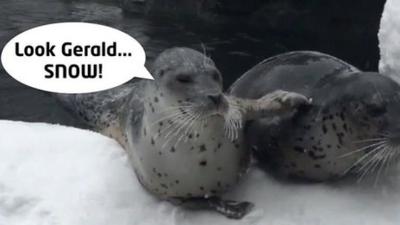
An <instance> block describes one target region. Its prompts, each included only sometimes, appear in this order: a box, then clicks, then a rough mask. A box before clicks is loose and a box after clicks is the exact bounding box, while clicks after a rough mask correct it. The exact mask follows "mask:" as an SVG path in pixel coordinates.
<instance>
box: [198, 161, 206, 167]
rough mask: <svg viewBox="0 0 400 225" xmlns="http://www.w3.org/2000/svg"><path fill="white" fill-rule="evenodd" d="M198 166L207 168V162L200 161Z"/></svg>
mask: <svg viewBox="0 0 400 225" xmlns="http://www.w3.org/2000/svg"><path fill="white" fill-rule="evenodd" d="M199 165H200V166H207V161H206V160H203V161H200V162H199Z"/></svg>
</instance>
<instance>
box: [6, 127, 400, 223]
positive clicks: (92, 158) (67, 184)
mask: <svg viewBox="0 0 400 225" xmlns="http://www.w3.org/2000/svg"><path fill="white" fill-rule="evenodd" d="M0 131H1V135H0V225H50V224H51V225H133V224H135V225H142V224H143V225H153V224H154V225H160V224H179V225H182V224H188V225H189V224H194V225H195V224H220V225H224V224H260V225H261V224H262V225H265V224H269V225H292V224H293V225H294V224H296V225H301V224H304V225H318V224H323V225H330V224H332V225H343V224H346V225H347V224H348V225H358V224H360V225H361V224H363V225H368V224H371V225H376V224H379V225H385V224H387V225H391V224H393V225H394V224H399V223H400V214H399V213H398V212H399V211H400V188H399V187H400V185H399V184H398V182H387V183H385V184H382V185H380V186H379V188H368V187H363V186H362V185H358V186H356V185H340V186H336V187H333V186H325V185H311V184H310V185H305V184H302V185H300V184H298V185H294V184H284V183H281V182H278V181H275V180H274V179H273V178H271V177H269V176H267V175H266V174H265V173H264V172H262V171H260V170H257V169H253V170H252V171H251V173H250V174H249V175H248V176H247V178H246V179H245V180H244V181H243V182H242V183H241V184H240V185H239V187H237V188H236V189H235V190H234V191H233V192H232V193H229V194H228V196H226V197H227V198H232V199H240V200H249V201H252V202H254V203H255V204H256V207H255V209H254V210H253V211H252V212H251V213H250V214H249V215H248V216H247V217H245V218H244V219H242V220H237V221H236V220H229V219H226V218H225V217H223V216H221V215H219V214H216V213H214V212H208V211H189V210H185V209H182V208H179V207H176V206H173V205H171V204H169V203H167V202H160V201H159V200H157V199H155V198H153V197H152V196H150V195H149V194H148V193H147V192H146V191H145V190H144V189H143V188H142V187H141V186H140V184H139V183H138V182H137V180H136V178H135V175H134V173H133V172H132V170H131V168H130V166H129V163H128V161H127V157H126V155H125V154H124V151H123V149H122V148H121V147H120V146H119V145H118V144H117V143H116V142H115V141H114V140H112V139H109V138H107V137H104V136H102V135H100V134H97V133H94V132H91V131H86V130H80V129H76V128H70V127H63V126H59V125H49V124H43V123H24V122H11V121H0ZM397 180H398V177H394V178H392V181H397Z"/></svg>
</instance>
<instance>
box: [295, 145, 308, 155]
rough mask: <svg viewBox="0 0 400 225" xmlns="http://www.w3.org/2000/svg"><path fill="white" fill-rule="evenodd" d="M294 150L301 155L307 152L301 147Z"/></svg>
mask: <svg viewBox="0 0 400 225" xmlns="http://www.w3.org/2000/svg"><path fill="white" fill-rule="evenodd" d="M293 149H294V150H295V151H296V152H300V153H304V152H306V151H305V149H304V148H302V147H300V146H294V147H293Z"/></svg>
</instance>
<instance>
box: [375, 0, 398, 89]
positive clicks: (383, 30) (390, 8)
mask: <svg viewBox="0 0 400 225" xmlns="http://www.w3.org/2000/svg"><path fill="white" fill-rule="evenodd" d="M378 37H379V48H380V54H381V60H380V62H379V71H380V72H381V73H382V74H384V75H387V76H390V77H392V78H393V79H394V80H395V81H397V82H399V83H400V1H399V0H387V1H386V4H385V8H384V11H383V15H382V19H381V24H380V30H379V33H378Z"/></svg>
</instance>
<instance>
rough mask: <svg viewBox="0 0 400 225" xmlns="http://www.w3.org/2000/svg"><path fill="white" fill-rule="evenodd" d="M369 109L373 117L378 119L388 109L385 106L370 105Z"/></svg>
mask: <svg viewBox="0 0 400 225" xmlns="http://www.w3.org/2000/svg"><path fill="white" fill-rule="evenodd" d="M367 108H368V113H369V114H370V115H371V116H372V117H378V116H381V115H383V114H384V113H386V107H385V106H383V105H369V106H368V107H367Z"/></svg>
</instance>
